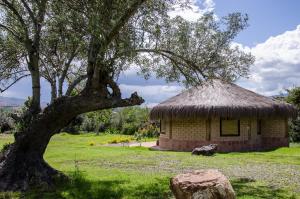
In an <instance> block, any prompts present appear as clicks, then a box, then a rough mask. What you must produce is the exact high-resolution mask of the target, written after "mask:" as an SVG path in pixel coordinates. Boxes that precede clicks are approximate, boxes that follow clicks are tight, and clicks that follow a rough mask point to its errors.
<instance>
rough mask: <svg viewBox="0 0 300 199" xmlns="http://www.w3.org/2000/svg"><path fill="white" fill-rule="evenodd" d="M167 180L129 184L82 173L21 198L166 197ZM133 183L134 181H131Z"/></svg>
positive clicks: (96, 198) (168, 194)
mask: <svg viewBox="0 0 300 199" xmlns="http://www.w3.org/2000/svg"><path fill="white" fill-rule="evenodd" d="M165 180H169V179H167V178H166V179H155V181H154V182H153V183H145V184H137V185H136V186H135V185H133V186H132V185H129V186H128V185H127V184H128V183H129V181H126V180H99V181H90V180H87V179H86V178H85V177H84V176H83V175H81V174H78V173H77V174H75V175H71V177H70V180H69V181H68V182H65V183H58V184H57V186H56V187H55V189H53V190H52V191H41V190H40V189H36V190H31V191H29V192H27V193H24V194H23V195H22V197H21V198H26V199H40V198H43V199H54V198H55V199H121V198H139V199H143V198H145V199H165V198H169V197H170V196H171V192H170V191H169V188H168V186H164V185H168V183H166V181H165ZM131 184H132V183H131Z"/></svg>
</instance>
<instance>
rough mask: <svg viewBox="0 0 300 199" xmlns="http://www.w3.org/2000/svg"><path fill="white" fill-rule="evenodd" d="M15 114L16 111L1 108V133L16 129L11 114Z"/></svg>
mask: <svg viewBox="0 0 300 199" xmlns="http://www.w3.org/2000/svg"><path fill="white" fill-rule="evenodd" d="M14 112H15V111H14V110H11V109H2V108H0V133H4V132H7V131H10V130H12V129H13V128H14V126H15V122H14V120H13V119H12V118H11V117H10V114H11V113H14Z"/></svg>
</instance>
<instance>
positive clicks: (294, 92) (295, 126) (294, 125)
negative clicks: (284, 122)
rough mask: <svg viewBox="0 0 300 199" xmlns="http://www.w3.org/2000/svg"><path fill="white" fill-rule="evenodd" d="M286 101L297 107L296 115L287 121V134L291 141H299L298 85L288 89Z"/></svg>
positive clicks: (299, 104) (299, 107) (299, 88)
mask: <svg viewBox="0 0 300 199" xmlns="http://www.w3.org/2000/svg"><path fill="white" fill-rule="evenodd" d="M286 101H287V102H288V103H291V104H293V105H295V106H296V107H297V108H298V116H297V118H296V119H293V120H291V121H290V122H289V134H290V140H291V141H292V142H300V87H295V88H293V89H290V90H288V96H287V97H286Z"/></svg>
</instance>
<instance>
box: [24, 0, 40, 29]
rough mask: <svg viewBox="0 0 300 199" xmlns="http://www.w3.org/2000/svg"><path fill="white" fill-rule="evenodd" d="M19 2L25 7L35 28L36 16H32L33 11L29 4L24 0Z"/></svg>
mask: <svg viewBox="0 0 300 199" xmlns="http://www.w3.org/2000/svg"><path fill="white" fill-rule="evenodd" d="M21 2H22V3H23V5H24V7H25V8H26V10H27V12H28V14H29V16H30V18H31V20H32V22H33V23H34V27H35V28H36V25H37V21H36V18H35V16H34V13H33V12H32V10H31V9H30V7H29V5H28V4H27V3H26V1H25V0H21Z"/></svg>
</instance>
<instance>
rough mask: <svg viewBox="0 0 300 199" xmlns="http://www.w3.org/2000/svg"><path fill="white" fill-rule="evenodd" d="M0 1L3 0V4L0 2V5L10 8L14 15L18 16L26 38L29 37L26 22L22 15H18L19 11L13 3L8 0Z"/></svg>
mask: <svg viewBox="0 0 300 199" xmlns="http://www.w3.org/2000/svg"><path fill="white" fill-rule="evenodd" d="M2 2H3V4H1V5H3V6H5V7H7V8H8V9H10V10H11V11H12V12H13V13H14V15H15V16H16V17H17V18H18V21H19V22H20V23H21V25H22V27H23V29H24V31H25V34H26V38H29V36H28V29H27V26H26V23H25V21H24V19H23V18H22V16H21V15H20V13H19V12H18V11H17V9H16V8H15V7H14V5H13V4H12V3H10V2H8V1H7V0H2Z"/></svg>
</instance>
